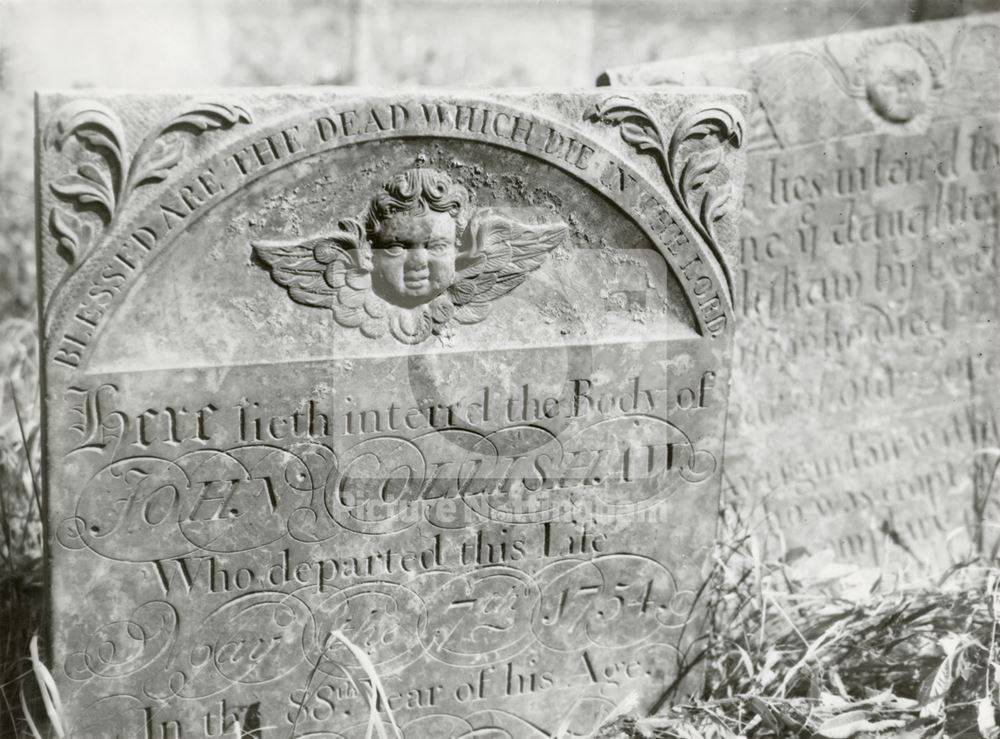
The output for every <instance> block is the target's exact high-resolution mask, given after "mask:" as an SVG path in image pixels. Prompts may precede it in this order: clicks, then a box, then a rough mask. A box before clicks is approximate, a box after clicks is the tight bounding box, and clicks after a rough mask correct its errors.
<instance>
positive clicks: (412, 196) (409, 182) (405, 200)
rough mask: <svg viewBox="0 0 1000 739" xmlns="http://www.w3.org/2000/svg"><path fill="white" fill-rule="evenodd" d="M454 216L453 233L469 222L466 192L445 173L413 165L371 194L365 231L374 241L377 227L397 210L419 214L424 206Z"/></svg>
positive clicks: (457, 234)
mask: <svg viewBox="0 0 1000 739" xmlns="http://www.w3.org/2000/svg"><path fill="white" fill-rule="evenodd" d="M428 208H429V209H430V210H433V211H435V212H437V213H447V214H448V215H450V216H451V217H452V218H454V219H455V236H456V238H457V237H459V236H461V235H462V232H463V231H464V230H465V227H466V225H468V223H469V216H470V206H469V191H468V190H467V189H466V188H465V187H464V186H463V185H460V184H458V183H457V182H455V181H454V180H452V179H451V177H449V176H448V175H447V174H445V173H444V172H442V171H440V170H437V169H431V168H430V167H414V168H413V169H408V170H406V171H405V172H400V173H399V174H397V175H394V176H393V178H392V179H390V180H389V181H388V182H386V183H385V185H383V186H382V190H381V191H379V192H378V193H376V194H375V195H374V196H372V199H371V202H369V204H368V209H367V210H366V211H365V214H364V221H365V232H366V233H367V236H368V239H369V240H370V241H371V242H373V243H374V240H375V236H376V235H377V234H378V230H379V226H381V225H382V222H383V221H385V220H386V219H387V218H389V217H391V216H393V215H395V214H396V213H414V212H416V213H421V212H425V211H426V210H427V209H428Z"/></svg>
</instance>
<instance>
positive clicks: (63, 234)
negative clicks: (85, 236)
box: [49, 208, 82, 264]
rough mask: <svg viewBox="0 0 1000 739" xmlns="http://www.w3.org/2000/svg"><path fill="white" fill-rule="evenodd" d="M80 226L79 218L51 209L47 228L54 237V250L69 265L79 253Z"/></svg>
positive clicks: (60, 210) (67, 212)
mask: <svg viewBox="0 0 1000 739" xmlns="http://www.w3.org/2000/svg"><path fill="white" fill-rule="evenodd" d="M81 225H82V224H81V223H80V219H79V218H77V217H76V216H75V215H73V214H72V213H70V212H69V211H66V210H63V209H62V208H53V209H52V211H51V212H50V214H49V227H50V228H51V229H52V233H53V235H55V237H56V242H57V244H56V249H57V250H58V252H59V254H60V255H61V256H62V258H63V259H65V260H66V261H67V262H69V263H70V264H73V262H75V261H76V257H77V254H79V253H80V241H81V233H80V232H81Z"/></svg>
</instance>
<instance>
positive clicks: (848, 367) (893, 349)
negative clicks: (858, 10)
mask: <svg viewBox="0 0 1000 739" xmlns="http://www.w3.org/2000/svg"><path fill="white" fill-rule="evenodd" d="M998 60H1000V16H998V15H997V14H990V15H983V16H978V17H970V18H968V19H966V20H964V21H944V22H940V23H927V24H921V25H915V26H905V27H903V26H901V27H896V28H888V29H883V30H878V31H872V32H864V33H857V34H847V35H842V36H831V37H827V38H820V39H815V40H812V41H804V42H801V43H794V44H788V45H779V46H771V47H762V48H758V49H747V50H744V51H738V52H733V53H730V54H722V55H718V54H717V55H713V56H712V57H703V58H702V57H699V58H692V59H686V60H677V61H675V62H663V63H659V64H655V65H644V66H639V67H631V68H622V69H615V70H611V71H610V72H609V73H608V74H607V75H606V76H607V77H608V78H610V80H611V81H612V82H615V83H618V84H654V85H659V84H669V83H681V84H705V83H709V82H710V83H712V84H731V85H734V86H739V87H744V88H746V89H749V90H751V91H752V92H753V93H754V97H755V104H754V108H753V114H752V116H751V122H750V128H751V131H752V134H751V136H750V144H749V148H750V150H749V152H748V184H747V190H746V194H747V199H746V210H745V212H744V227H743V235H742V238H741V240H740V242H739V249H738V250H737V251H735V252H734V253H733V254H732V255H731V258H732V262H733V264H735V265H737V266H738V269H737V273H738V274H737V280H736V282H737V299H736V306H737V308H736V310H737V315H738V319H739V323H740V328H739V331H738V338H737V340H736V349H735V354H734V371H733V396H732V403H731V405H730V411H731V413H730V426H729V440H728V443H727V455H726V456H727V467H726V478H727V483H726V484H725V486H724V489H725V490H727V491H728V493H729V495H730V496H731V497H732V498H733V499H734V500H737V501H740V502H742V504H743V508H744V510H745V511H750V510H753V513H754V515H764V516H766V517H767V518H768V519H769V520H770V521H771V522H772V523H773V524H775V526H774V527H773V530H774V531H776V532H778V533H780V535H781V536H782V537H783V539H784V542H785V543H786V544H787V545H788V546H789V547H790V548H792V549H796V548H799V547H801V548H804V549H806V550H809V551H813V552H819V551H823V550H828V551H829V550H832V551H833V552H834V553H835V555H836V556H838V557H841V558H845V559H853V560H856V561H860V562H868V563H876V562H880V561H883V559H884V558H885V557H892V558H893V559H894V560H895V559H896V557H895V555H899V556H900V557H901V558H902V559H903V560H904V561H907V562H910V563H914V562H922V563H928V564H933V565H935V566H940V565H942V564H944V563H947V562H948V561H950V560H951V559H953V558H954V557H956V556H960V555H961V554H963V553H965V552H967V551H968V550H969V548H970V545H977V544H979V543H980V542H979V541H977V540H978V539H980V538H982V537H981V534H983V533H984V532H983V531H982V530H980V529H979V525H980V523H981V519H983V518H984V517H985V519H986V520H989V519H991V518H995V517H996V516H995V514H994V513H992V512H991V511H990V510H989V509H990V508H991V507H992V505H993V504H992V503H991V502H990V501H991V499H992V498H993V497H995V494H994V492H991V479H992V477H993V471H994V470H995V468H996V460H997V457H996V454H997V452H996V448H997V446H998V445H997V424H996V419H997V416H996V411H997V393H996V382H997V378H998V372H1000V354H998V348H1000V336H998V333H997V320H998V319H1000V313H998V305H997V299H998V291H997V279H998V270H997V267H998V264H997V259H998V257H997V249H998V236H997V228H998V226H997V221H998V215H1000V201H998V196H997V193H998V189H1000V169H998V163H1000V121H998V118H997V116H998V113H1000V85H998V84H997V83H998V80H1000V74H998V69H1000V67H998ZM984 511H985V514H984ZM970 524H971V525H970ZM970 532H971V534H972V539H973V541H971V542H970V540H969V533H970ZM985 533H986V534H987V535H986V539H987V540H988V539H989V538H991V536H990V535H989V532H988V531H987V532H985Z"/></svg>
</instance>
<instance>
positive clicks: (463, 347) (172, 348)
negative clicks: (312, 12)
mask: <svg viewBox="0 0 1000 739" xmlns="http://www.w3.org/2000/svg"><path fill="white" fill-rule="evenodd" d="M626 92H627V94H626V95H624V96H623V95H617V94H615V95H610V94H608V93H599V92H597V91H595V92H592V93H577V94H573V95H569V94H556V93H543V92H538V93H530V94H529V93H502V92H493V93H489V94H483V95H473V96H470V95H464V94H459V93H455V94H445V93H433V94H432V93H420V94H416V93H410V94H400V95H388V94H385V93H379V94H370V95H369V94H365V93H364V92H361V91H337V90H322V89H315V90H308V91H305V90H303V91H259V92H258V91H250V90H247V91H240V92H239V93H233V96H232V97H229V96H228V95H227V96H222V95H221V94H220V95H219V96H218V97H216V96H213V98H212V99H211V101H207V102H206V101H204V100H202V99H201V98H199V97H190V96H188V95H184V94H169V95H129V94H107V95H94V96H88V97H87V98H86V99H83V98H78V97H74V96H68V95H60V94H52V95H43V96H41V97H40V98H39V101H38V107H39V140H38V147H39V149H38V155H39V162H40V170H39V207H40V211H39V212H40V214H41V218H42V223H41V225H42V228H41V229H40V230H41V249H40V254H41V273H42V276H43V284H42V286H43V300H42V304H43V319H42V320H43V331H44V337H45V344H44V351H45V384H46V394H45V404H44V408H45V429H46V432H45V470H46V483H47V497H46V500H47V516H48V520H49V522H50V524H51V532H52V535H51V540H50V541H49V547H50V554H51V558H50V569H49V582H50V587H51V595H52V597H51V650H50V651H51V663H52V670H53V673H54V675H55V677H56V681H57V683H58V686H59V688H60V690H61V693H62V696H63V700H64V702H65V704H66V706H67V716H68V720H69V722H70V725H71V726H70V728H71V730H72V731H73V732H75V733H74V734H73V735H74V736H79V737H96V736H129V737H144V738H148V739H171V738H172V737H195V736H197V737H201V736H209V737H212V736H216V737H217V736H223V735H226V736H229V735H235V734H237V733H240V734H241V735H242V736H245V737H262V738H266V739H283V738H284V737H293V736H303V737H305V736H311V737H345V738H350V737H362V736H364V735H365V733H366V730H367V728H368V725H369V721H370V718H369V716H370V715H371V712H372V706H371V704H370V698H371V695H372V691H374V692H376V693H377V697H376V699H375V701H374V703H375V705H374V715H375V716H376V717H377V718H378V719H379V720H381V721H383V722H385V723H386V724H387V725H389V724H391V723H392V722H395V725H397V726H398V727H399V729H398V733H399V735H402V736H405V737H406V738H407V739H416V738H418V737H444V736H455V737H457V736H471V735H472V734H476V735H477V736H478V735H482V736H509V737H531V736H539V737H541V736H548V735H550V734H551V733H552V732H554V731H557V730H558V729H559V728H560V727H566V728H567V730H568V731H570V732H571V735H583V734H587V733H588V732H590V731H591V730H592V729H593V728H594V726H595V725H596V724H597V723H599V722H600V720H601V719H602V717H603V716H605V715H606V714H607V713H608V712H609V711H610V710H611V709H612V708H613V707H614V706H615V705H616V704H617V703H619V702H620V701H621V700H622V699H623V698H625V697H626V696H628V695H630V694H631V693H633V692H634V693H637V694H638V695H639V696H640V704H641V708H643V709H651V708H655V707H656V706H657V705H658V704H660V703H661V702H662V701H663V700H664V696H665V695H667V693H668V689H669V688H670V687H671V686H672V685H676V686H678V687H679V689H680V690H681V691H683V690H685V689H690V688H691V686H692V685H694V684H695V683H696V682H697V671H696V670H690V669H689V668H690V667H691V664H692V657H693V655H694V654H695V653H697V651H698V650H699V649H700V645H699V644H697V643H696V639H697V637H698V635H699V632H700V629H701V626H702V622H703V610H702V608H701V602H700V600H699V591H700V588H701V586H702V584H703V582H704V575H705V564H706V555H707V553H708V551H709V548H710V546H711V542H712V538H713V533H714V528H715V515H716V503H717V496H718V493H719V487H720V481H721V477H720V475H721V460H722V442H723V438H722V437H723V429H724V420H725V413H726V401H727V386H728V374H729V373H728V361H729V352H730V343H731V337H732V328H733V322H732V310H731V297H730V289H731V288H730V285H729V281H728V276H727V272H726V270H725V268H724V266H723V265H722V263H721V262H720V261H719V254H720V253H721V251H722V250H724V249H726V248H730V246H731V242H732V241H733V240H734V239H735V226H734V211H738V208H733V207H732V206H734V205H736V204H737V203H738V202H739V197H740V191H741V187H742V177H743V163H742V159H741V157H742V153H741V151H740V147H741V145H742V142H743V136H744V131H743V123H742V118H741V115H740V108H741V106H744V105H745V104H746V103H747V101H748V99H749V98H748V97H747V96H745V95H744V94H742V93H736V92H733V91H727V90H702V91H690V92H688V91H685V92H683V93H673V92H670V93H668V92H648V91H647V92H642V93H640V92H629V91H626ZM223 97H225V99H224V100H223ZM237 726H238V727H239V729H237ZM392 731H394V730H391V732H392Z"/></svg>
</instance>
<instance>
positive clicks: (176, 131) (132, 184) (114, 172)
mask: <svg viewBox="0 0 1000 739" xmlns="http://www.w3.org/2000/svg"><path fill="white" fill-rule="evenodd" d="M252 122H253V117H252V116H251V114H250V112H249V111H248V110H247V109H246V108H245V107H243V106H241V105H236V104H231V103H222V102H199V103H196V104H193V105H190V104H189V105H185V106H184V107H183V108H182V109H181V110H180V111H179V112H177V113H175V114H174V115H172V116H170V117H169V118H168V119H167V120H166V121H165V122H164V123H163V124H161V125H160V126H158V127H157V128H155V129H154V130H153V132H152V133H150V134H149V135H148V136H146V137H145V138H144V139H143V140H142V141H141V142H140V144H139V147H138V148H137V149H136V151H135V155H134V156H130V155H129V150H128V148H127V141H126V137H125V129H124V126H123V124H122V121H121V119H120V118H119V116H118V114H117V113H115V112H114V111H113V110H111V109H110V108H108V107H107V106H105V105H103V104H101V103H99V102H96V101H92V100H75V101H73V102H70V103H67V104H66V105H64V106H62V107H61V108H60V109H59V110H58V111H57V112H56V114H55V116H54V117H53V120H52V122H51V123H50V124H49V125H48V127H47V128H46V129H45V132H44V134H43V137H42V142H43V144H44V146H45V147H47V148H51V149H55V150H57V151H60V152H63V153H66V149H67V147H68V145H69V144H70V142H71V141H74V140H75V141H76V142H77V143H78V144H79V146H80V149H81V151H80V152H79V153H77V154H76V160H77V161H78V162H79V163H78V164H77V166H76V169H75V171H73V172H71V173H69V174H66V175H63V176H61V177H58V178H56V179H55V180H53V181H52V182H50V183H49V189H50V190H52V192H53V193H54V194H55V195H56V196H57V197H58V198H59V199H60V200H62V201H65V202H66V203H68V204H69V205H70V206H71V208H72V209H67V208H65V207H62V206H58V205H57V206H54V207H53V208H52V209H51V211H50V213H49V229H50V231H51V233H52V235H53V236H54V237H55V238H56V240H57V253H58V254H59V255H60V256H61V257H62V258H63V259H64V260H65V261H66V263H67V265H68V266H69V269H68V270H67V272H66V273H65V274H64V275H63V279H62V281H60V283H59V284H58V285H57V286H56V290H58V289H59V288H60V287H61V286H62V282H64V281H65V280H66V279H67V278H68V276H69V275H70V274H72V272H73V271H74V270H75V269H76V268H78V267H79V266H80V264H82V263H83V261H84V260H86V258H87V256H88V255H89V254H90V252H91V251H92V250H93V248H94V247H95V246H96V245H97V244H98V242H99V241H100V239H101V236H102V235H103V234H104V232H105V231H106V230H107V229H108V227H110V225H111V224H112V222H113V221H114V220H115V218H116V216H117V215H118V213H120V212H121V210H122V207H123V206H124V205H125V203H126V202H127V201H128V199H129V197H130V196H131V195H132V193H133V192H134V191H135V190H136V189H137V188H139V187H142V186H144V185H149V184H152V183H156V182H162V181H163V180H165V179H166V178H167V177H168V176H169V174H170V170H172V169H173V168H174V167H176V166H177V165H178V164H180V162H181V161H183V159H184V156H185V154H186V153H187V141H186V140H185V138H184V136H185V134H187V135H188V136H191V135H194V136H198V135H200V134H201V133H203V132H205V131H210V130H216V129H225V128H231V127H232V126H235V125H237V124H240V123H252ZM74 211H75V212H74ZM87 213H91V214H96V215H97V217H98V219H99V222H94V218H93V217H92V216H91V217H90V219H89V220H90V222H89V223H88V222H87V221H86V219H87V216H86V214H87ZM93 227H96V229H97V230H96V233H93V234H91V231H93V230H94V228H93ZM91 236H93V238H91Z"/></svg>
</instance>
